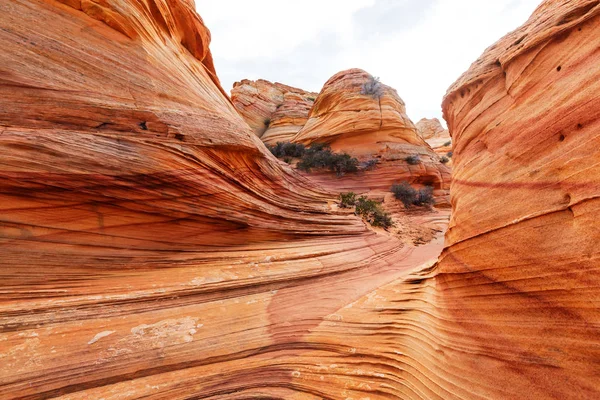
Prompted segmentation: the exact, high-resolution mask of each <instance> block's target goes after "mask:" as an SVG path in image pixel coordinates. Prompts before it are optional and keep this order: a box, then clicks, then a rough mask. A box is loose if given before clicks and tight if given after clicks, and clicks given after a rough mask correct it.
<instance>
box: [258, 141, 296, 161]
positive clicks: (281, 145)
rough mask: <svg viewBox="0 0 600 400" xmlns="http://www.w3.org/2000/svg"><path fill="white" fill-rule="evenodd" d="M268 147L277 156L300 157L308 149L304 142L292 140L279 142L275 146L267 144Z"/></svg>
mask: <svg viewBox="0 0 600 400" xmlns="http://www.w3.org/2000/svg"><path fill="white" fill-rule="evenodd" d="M267 147H268V149H269V150H270V151H271V153H273V155H274V156H275V157H277V158H282V157H295V158H300V157H302V156H303V155H304V152H305V151H306V149H305V147H304V145H303V144H300V143H290V142H277V144H276V145H275V146H267Z"/></svg>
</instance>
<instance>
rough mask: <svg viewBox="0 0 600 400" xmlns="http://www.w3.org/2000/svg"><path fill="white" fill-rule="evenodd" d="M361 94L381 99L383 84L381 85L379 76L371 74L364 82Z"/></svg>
mask: <svg viewBox="0 0 600 400" xmlns="http://www.w3.org/2000/svg"><path fill="white" fill-rule="evenodd" d="M360 94H364V95H367V96H371V97H373V98H374V99H380V98H381V96H383V86H381V82H380V81H379V78H377V77H375V76H372V75H371V76H369V78H368V79H367V81H366V82H365V83H363V85H362V88H361V90H360Z"/></svg>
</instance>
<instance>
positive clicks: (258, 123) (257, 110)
mask: <svg viewBox="0 0 600 400" xmlns="http://www.w3.org/2000/svg"><path fill="white" fill-rule="evenodd" d="M316 96H317V94H316V93H312V92H307V91H305V90H302V89H298V88H295V87H292V86H287V85H283V84H281V83H271V82H269V81H266V80H264V79H259V80H257V81H251V80H248V79H244V80H242V81H240V82H236V83H235V84H234V85H233V89H232V90H231V99H232V101H233V104H234V105H235V108H236V109H237V111H238V112H239V113H240V115H241V116H242V117H243V118H244V120H245V121H246V122H247V123H248V125H250V127H251V128H252V130H253V131H254V133H255V134H256V136H258V137H260V138H261V140H262V141H263V142H264V143H265V144H268V145H273V144H276V143H277V142H289V141H290V139H291V138H292V137H294V136H295V135H296V134H297V133H298V131H300V129H301V128H302V127H303V126H304V124H305V123H306V120H307V119H308V112H309V111H310V108H311V107H312V104H313V102H314V100H315V98H316Z"/></svg>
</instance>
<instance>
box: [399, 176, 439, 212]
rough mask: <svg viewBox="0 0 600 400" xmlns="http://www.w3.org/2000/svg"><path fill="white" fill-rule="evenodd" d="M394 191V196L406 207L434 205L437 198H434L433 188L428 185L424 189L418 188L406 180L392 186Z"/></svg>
mask: <svg viewBox="0 0 600 400" xmlns="http://www.w3.org/2000/svg"><path fill="white" fill-rule="evenodd" d="M392 193H394V197H395V198H396V199H398V200H400V201H401V202H402V204H404V207H406V208H409V207H410V206H413V205H414V206H429V207H431V206H433V204H434V203H435V200H434V198H433V188H432V187H431V186H426V187H425V188H423V189H420V190H416V189H415V188H413V187H412V186H410V185H409V184H408V182H406V181H404V182H402V183H400V184H395V185H393V186H392Z"/></svg>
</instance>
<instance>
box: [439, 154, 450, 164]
mask: <svg viewBox="0 0 600 400" xmlns="http://www.w3.org/2000/svg"><path fill="white" fill-rule="evenodd" d="M449 161H450V159H449V158H448V157H446V156H442V157H441V158H440V162H441V163H442V164H448V162H449Z"/></svg>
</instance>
